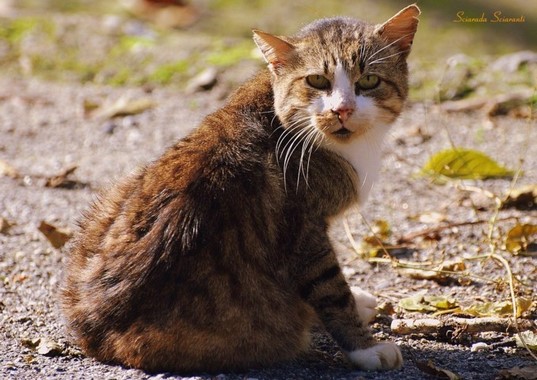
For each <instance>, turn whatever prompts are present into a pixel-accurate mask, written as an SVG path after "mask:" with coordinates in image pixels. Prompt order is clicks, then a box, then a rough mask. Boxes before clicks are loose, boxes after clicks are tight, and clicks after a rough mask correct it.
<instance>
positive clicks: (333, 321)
mask: <svg viewBox="0 0 537 380" xmlns="http://www.w3.org/2000/svg"><path fill="white" fill-rule="evenodd" d="M321 246H322V244H321ZM319 249H320V245H319V241H318V240H317V244H316V252H315V251H314V252H315V253H312V251H310V253H309V254H308V257H307V259H305V260H304V261H305V262H303V265H302V267H301V271H300V272H301V273H300V275H299V285H300V293H301V296H302V297H303V298H304V299H305V300H306V301H307V302H308V303H309V304H310V305H312V306H313V308H314V309H315V311H316V312H317V314H318V316H319V317H320V319H321V320H322V322H323V324H324V325H325V327H326V329H327V330H328V332H329V333H330V334H331V335H332V337H333V338H334V339H335V340H336V342H337V343H338V344H339V346H340V347H341V348H342V350H343V351H344V352H345V353H346V354H347V357H348V358H349V359H350V360H351V361H352V362H353V363H354V364H355V365H357V366H358V367H360V368H362V369H365V370H378V369H395V368H399V367H400V366H401V365H402V363H403V358H402V356H401V352H400V350H399V347H397V345H395V344H394V343H389V342H385V343H379V342H377V341H376V340H375V339H374V338H373V336H372V335H371V331H370V330H369V328H368V326H367V324H368V322H369V320H370V319H371V318H372V317H373V316H374V312H373V310H374V304H375V301H374V299H373V297H372V296H371V295H370V294H369V293H366V292H363V291H362V292H356V294H353V292H352V291H351V289H350V288H349V285H348V284H347V282H346V281H345V278H344V276H343V274H342V273H341V269H340V267H339V264H338V262H337V259H336V256H335V254H334V252H333V251H332V249H331V247H329V245H327V246H326V248H325V249H322V250H319Z"/></svg>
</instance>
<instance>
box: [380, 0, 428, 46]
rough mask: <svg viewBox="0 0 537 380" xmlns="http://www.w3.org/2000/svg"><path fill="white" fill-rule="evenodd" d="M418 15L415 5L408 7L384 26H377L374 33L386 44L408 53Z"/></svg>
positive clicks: (416, 26) (416, 25)
mask: <svg viewBox="0 0 537 380" xmlns="http://www.w3.org/2000/svg"><path fill="white" fill-rule="evenodd" d="M420 13H421V11H420V9H419V8H418V6H417V5H416V4H412V5H409V6H408V7H406V8H404V9H402V10H401V11H400V12H399V13H397V14H396V15H395V16H393V17H392V18H390V19H389V20H388V21H386V22H385V23H384V24H381V25H379V26H377V28H376V30H375V31H376V32H377V33H378V34H379V35H381V36H382V37H383V38H385V39H386V40H387V41H388V42H390V43H393V44H394V45H396V46H398V47H399V49H400V50H401V51H408V52H410V48H411V46H412V41H413V40H414V34H415V33H416V30H417V28H418V22H419V20H418V16H419V15H420Z"/></svg>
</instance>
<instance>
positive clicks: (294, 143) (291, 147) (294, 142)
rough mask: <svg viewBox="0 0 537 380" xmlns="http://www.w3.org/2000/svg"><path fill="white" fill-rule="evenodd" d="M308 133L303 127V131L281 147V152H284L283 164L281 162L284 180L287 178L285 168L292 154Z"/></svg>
mask: <svg viewBox="0 0 537 380" xmlns="http://www.w3.org/2000/svg"><path fill="white" fill-rule="evenodd" d="M308 133H309V130H308V128H307V127H303V129H302V130H301V131H299V132H298V133H297V134H296V135H295V136H293V137H292V139H291V140H290V141H289V142H287V144H286V145H285V146H284V147H283V151H284V152H285V156H284V162H283V175H284V179H286V178H287V176H286V173H287V168H288V167H289V163H290V162H291V158H292V156H293V153H294V152H295V151H296V150H297V148H298V147H299V146H300V143H304V138H305V137H306V136H307V135H308ZM299 172H300V169H299Z"/></svg>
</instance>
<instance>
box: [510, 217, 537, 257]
mask: <svg viewBox="0 0 537 380" xmlns="http://www.w3.org/2000/svg"><path fill="white" fill-rule="evenodd" d="M535 242H537V225H536V224H517V225H516V226H514V227H513V228H511V229H510V230H509V232H508V233H507V237H506V238H505V249H507V250H508V251H509V252H511V253H514V254H517V253H520V252H527V251H528V248H529V247H530V246H531V245H532V244H533V243H535Z"/></svg>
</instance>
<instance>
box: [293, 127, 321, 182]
mask: <svg viewBox="0 0 537 380" xmlns="http://www.w3.org/2000/svg"><path fill="white" fill-rule="evenodd" d="M307 129H309V131H308V134H307V135H306V137H305V138H304V139H303V143H302V151H301V153H300V164H299V168H298V176H297V181H296V187H297V191H298V185H299V184H300V173H302V175H303V176H304V179H305V180H306V186H308V187H309V183H308V175H309V164H310V160H311V153H312V151H313V147H314V144H315V140H316V139H317V134H318V129H317V128H316V127H315V126H314V125H313V124H310V125H308V127H307ZM308 150H309V155H308V162H307V164H306V166H305V167H304V157H305V155H306V151H308Z"/></svg>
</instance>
